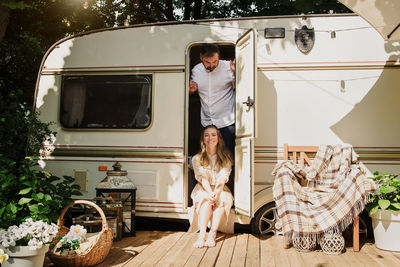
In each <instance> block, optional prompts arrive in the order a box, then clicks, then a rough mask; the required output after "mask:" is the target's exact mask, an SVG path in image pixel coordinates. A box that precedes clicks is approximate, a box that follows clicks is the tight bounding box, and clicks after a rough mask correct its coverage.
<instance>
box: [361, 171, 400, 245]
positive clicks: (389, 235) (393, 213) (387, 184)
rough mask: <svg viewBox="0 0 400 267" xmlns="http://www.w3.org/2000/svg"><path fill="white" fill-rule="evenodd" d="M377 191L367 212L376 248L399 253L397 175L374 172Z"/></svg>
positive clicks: (398, 186) (399, 210) (399, 212)
mask: <svg viewBox="0 0 400 267" xmlns="http://www.w3.org/2000/svg"><path fill="white" fill-rule="evenodd" d="M371 179H373V180H374V181H375V182H376V183H378V185H379V189H378V190H377V191H376V192H375V193H374V194H372V195H371V197H370V200H369V203H368V204H367V211H368V212H369V215H370V216H371V218H372V226H373V228H374V237H375V245H376V247H377V248H380V249H384V250H391V251H400V242H398V237H399V236H400V180H399V179H398V178H397V175H393V174H388V173H384V174H382V175H380V174H379V172H374V177H372V178H371Z"/></svg>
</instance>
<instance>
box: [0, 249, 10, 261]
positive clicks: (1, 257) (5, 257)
mask: <svg viewBox="0 0 400 267" xmlns="http://www.w3.org/2000/svg"><path fill="white" fill-rule="evenodd" d="M6 260H8V255H7V254H6V253H4V250H2V249H1V248H0V264H3V263H5V262H6Z"/></svg>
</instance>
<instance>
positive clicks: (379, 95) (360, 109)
mask: <svg viewBox="0 0 400 267" xmlns="http://www.w3.org/2000/svg"><path fill="white" fill-rule="evenodd" d="M385 49H386V52H388V53H392V52H395V53H393V54H394V55H393V54H392V55H391V56H390V57H389V59H388V60H387V61H388V62H392V63H393V62H396V61H398V60H399V58H400V55H399V53H398V52H399V48H398V47H397V48H396V47H395V46H394V45H393V44H392V43H391V42H388V43H386V44H385ZM399 74H400V73H399V69H398V68H396V67H394V68H385V69H383V71H382V73H381V75H380V76H379V78H378V80H377V81H376V83H375V84H374V86H373V87H372V88H371V89H370V91H369V92H368V94H367V95H366V96H365V97H364V98H363V99H362V100H361V102H360V103H358V104H356V105H355V106H354V108H353V110H352V111H351V112H349V113H348V114H347V115H346V116H345V117H344V118H343V119H341V120H340V121H339V122H338V123H336V124H335V125H333V126H332V127H331V129H332V131H334V132H335V134H336V135H337V136H339V138H340V139H341V140H342V141H343V142H345V143H350V144H353V145H354V146H373V147H393V146H400V139H399V133H400V122H399V116H400V105H399V101H400V90H399V84H400V75H399Z"/></svg>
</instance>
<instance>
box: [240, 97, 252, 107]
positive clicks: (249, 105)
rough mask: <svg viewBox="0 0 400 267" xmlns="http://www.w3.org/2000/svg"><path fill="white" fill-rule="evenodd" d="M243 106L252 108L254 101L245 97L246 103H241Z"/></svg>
mask: <svg viewBox="0 0 400 267" xmlns="http://www.w3.org/2000/svg"><path fill="white" fill-rule="evenodd" d="M243 104H245V105H247V106H248V107H252V106H254V99H251V98H250V96H248V97H247V101H246V102H243Z"/></svg>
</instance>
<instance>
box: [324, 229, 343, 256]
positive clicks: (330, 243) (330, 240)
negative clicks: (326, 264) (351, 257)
mask: <svg viewBox="0 0 400 267" xmlns="http://www.w3.org/2000/svg"><path fill="white" fill-rule="evenodd" d="M319 245H320V246H321V248H322V251H323V252H325V253H326V254H341V253H342V251H343V249H344V238H343V236H342V234H325V235H323V236H322V237H321V239H320V241H319Z"/></svg>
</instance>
